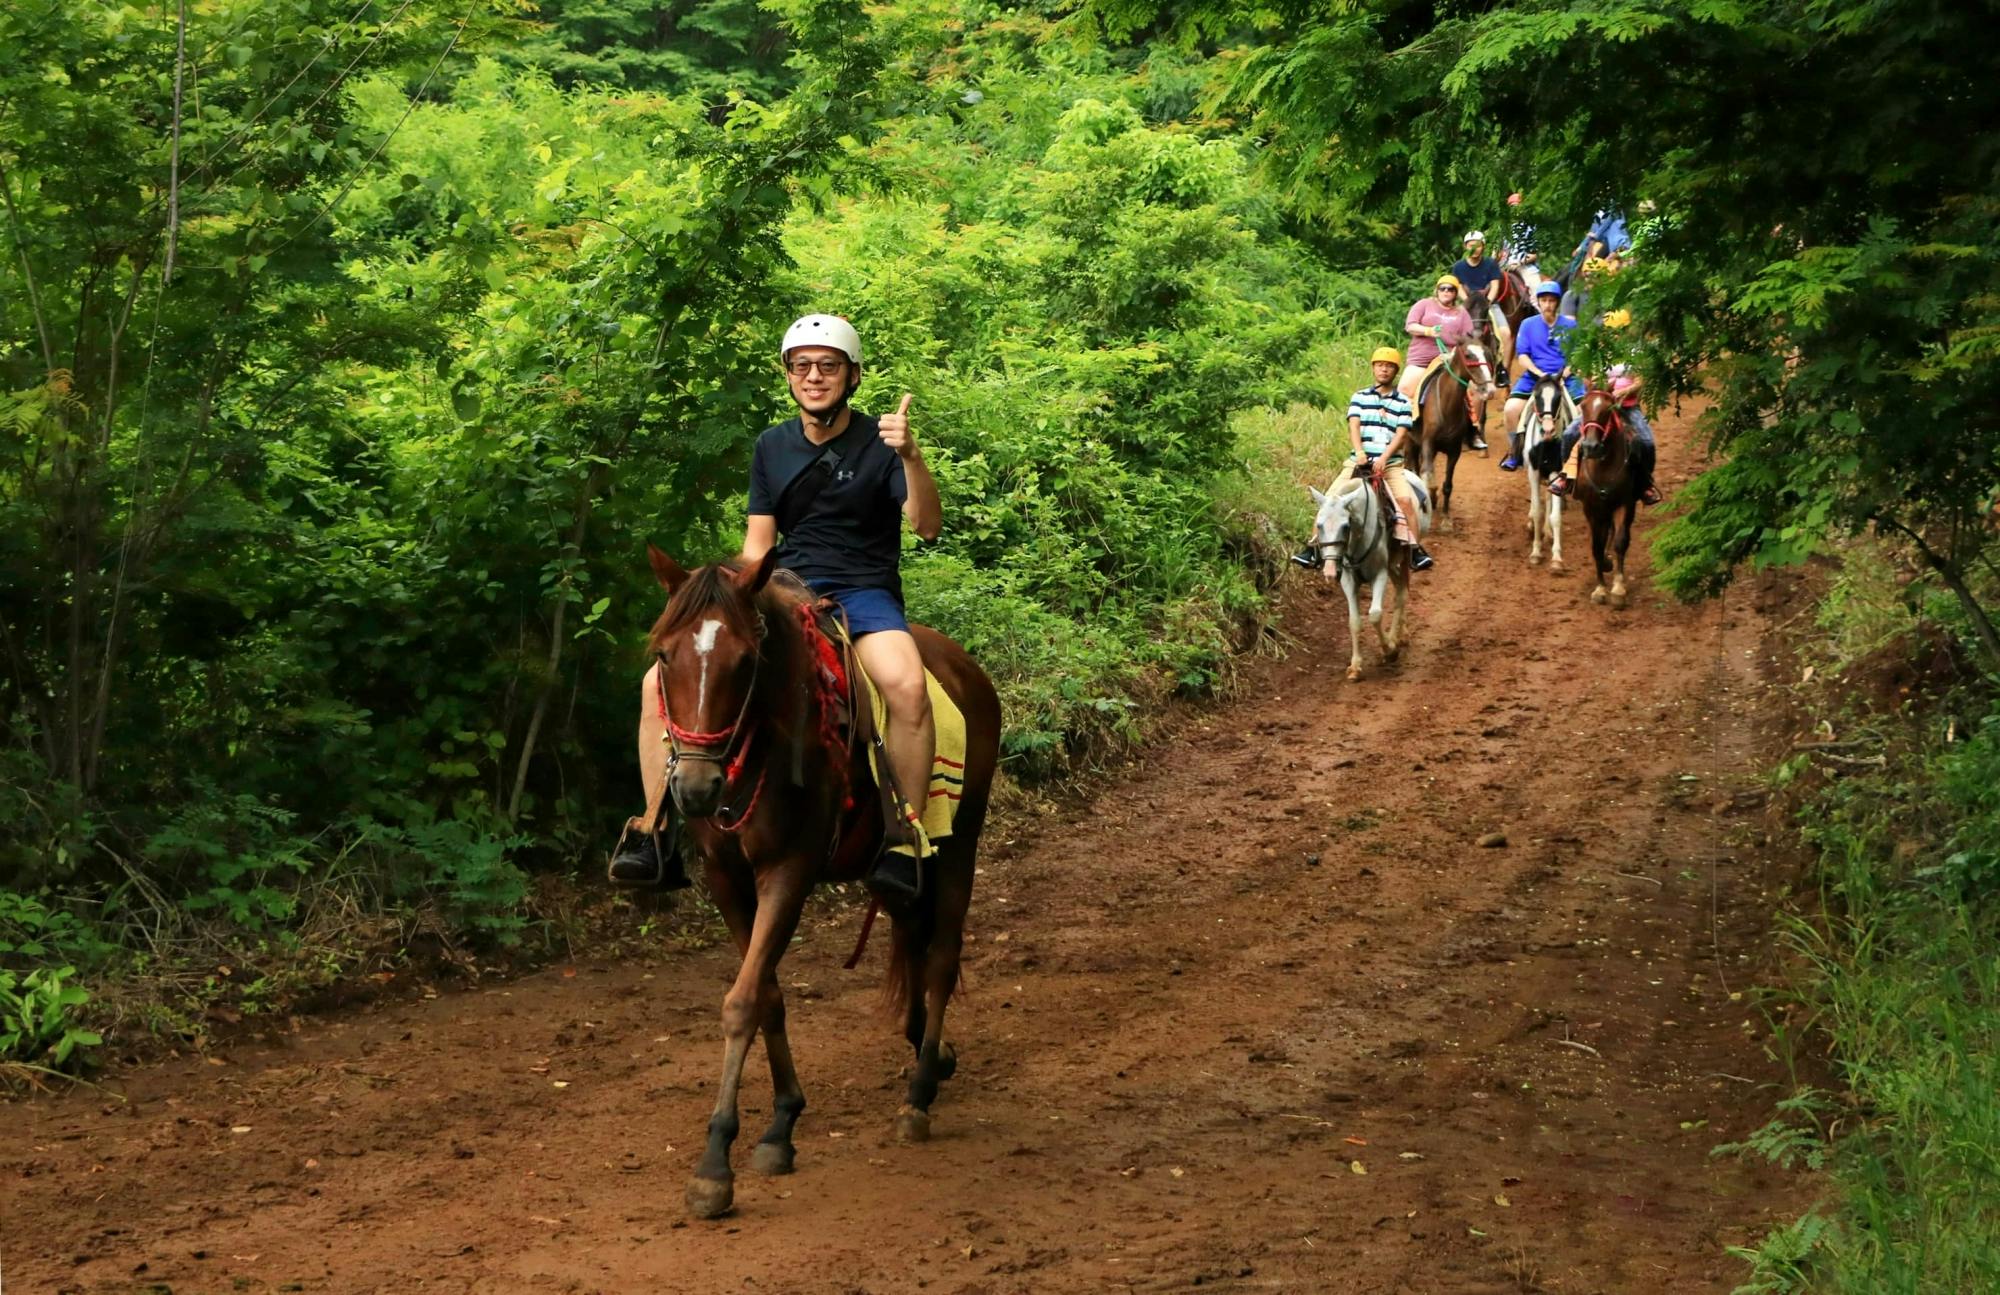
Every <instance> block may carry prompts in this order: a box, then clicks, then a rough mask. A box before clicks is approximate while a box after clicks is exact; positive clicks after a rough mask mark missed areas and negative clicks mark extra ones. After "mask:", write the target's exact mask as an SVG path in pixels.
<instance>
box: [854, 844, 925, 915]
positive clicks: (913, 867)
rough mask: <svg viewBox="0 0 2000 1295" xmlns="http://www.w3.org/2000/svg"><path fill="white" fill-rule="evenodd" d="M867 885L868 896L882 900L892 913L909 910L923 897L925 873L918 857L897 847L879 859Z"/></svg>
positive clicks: (878, 857) (869, 871) (869, 872)
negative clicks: (918, 864)
mask: <svg viewBox="0 0 2000 1295" xmlns="http://www.w3.org/2000/svg"><path fill="white" fill-rule="evenodd" d="M866 882H867V886H868V893H869V894H871V895H873V896H875V898H876V899H879V900H881V901H882V906H883V907H884V908H886V909H888V910H889V911H890V912H892V913H894V912H898V911H902V910H905V909H908V908H909V907H910V906H911V905H913V904H915V903H916V902H917V900H918V899H919V898H920V897H921V896H922V894H923V885H924V883H923V874H922V872H921V871H920V870H919V869H918V867H917V860H916V856H915V855H909V854H904V853H902V852H901V851H899V850H896V849H893V848H890V849H884V850H883V851H882V853H881V854H880V855H879V856H877V858H876V860H875V866H874V867H872V868H870V869H869V870H868V876H867V878H866Z"/></svg>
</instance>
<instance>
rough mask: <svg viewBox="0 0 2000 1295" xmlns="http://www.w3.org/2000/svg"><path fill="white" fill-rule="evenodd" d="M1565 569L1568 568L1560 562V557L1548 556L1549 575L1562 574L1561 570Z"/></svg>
mask: <svg viewBox="0 0 2000 1295" xmlns="http://www.w3.org/2000/svg"><path fill="white" fill-rule="evenodd" d="M1567 570H1569V568H1568V567H1566V566H1564V565H1563V564H1562V559H1561V558H1550V559H1549V574H1550V575H1552V576H1559V575H1561V574H1562V573H1563V572H1565V571H1567Z"/></svg>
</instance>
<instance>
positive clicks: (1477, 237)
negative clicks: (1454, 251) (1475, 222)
mask: <svg viewBox="0 0 2000 1295" xmlns="http://www.w3.org/2000/svg"><path fill="white" fill-rule="evenodd" d="M1474 243H1477V244H1479V245H1480V246H1481V247H1484V246H1486V231H1485V230H1483V229H1475V230H1470V231H1468V232H1467V233H1466V235H1465V245H1466V246H1467V247H1471V246H1472V245H1473V244H1474Z"/></svg>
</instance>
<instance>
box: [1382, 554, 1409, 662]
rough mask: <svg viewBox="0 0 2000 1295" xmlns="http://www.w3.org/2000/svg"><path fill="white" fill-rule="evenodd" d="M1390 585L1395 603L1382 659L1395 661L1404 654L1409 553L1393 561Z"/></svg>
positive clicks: (1390, 613)
mask: <svg viewBox="0 0 2000 1295" xmlns="http://www.w3.org/2000/svg"><path fill="white" fill-rule="evenodd" d="M1389 587H1390V588H1391V589H1393V590H1394V591H1395V604H1394V606H1393V607H1392V608H1391V609H1390V612H1389V631H1388V633H1387V634H1385V635H1383V637H1382V659H1383V660H1384V661H1394V660H1395V659H1396V658H1398V657H1400V656H1401V655H1402V654H1403V607H1404V605H1405V604H1406V603H1407V602H1408V601H1409V596H1410V559H1409V556H1408V555H1407V554H1405V555H1404V556H1402V557H1401V558H1398V559H1397V560H1395V561H1394V562H1392V563H1391V565H1390V569H1389Z"/></svg>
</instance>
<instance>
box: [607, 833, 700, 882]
mask: <svg viewBox="0 0 2000 1295" xmlns="http://www.w3.org/2000/svg"><path fill="white" fill-rule="evenodd" d="M668 831H669V832H671V831H672V829H671V828H669V829H668ZM630 836H631V829H629V828H628V829H627V830H626V835H625V836H624V837H620V838H619V848H618V850H617V852H616V853H615V854H613V855H612V856H611V862H610V863H608V864H606V865H605V867H604V875H605V876H606V878H608V879H609V880H610V882H611V884H612V885H614V886H629V887H631V888H632V889H634V890H686V889H687V888H688V887H689V886H691V885H693V884H694V883H693V882H691V881H689V880H688V875H687V869H686V868H684V867H682V866H681V858H680V851H678V850H674V849H671V848H670V849H669V850H668V853H667V856H666V857H665V858H661V857H660V851H659V847H658V845H657V844H656V843H655V842H654V838H653V834H652V833H651V832H640V833H639V834H638V839H637V840H636V841H633V842H632V843H631V844H629V845H627V844H626V840H627V839H628V838H629V837H630Z"/></svg>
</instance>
